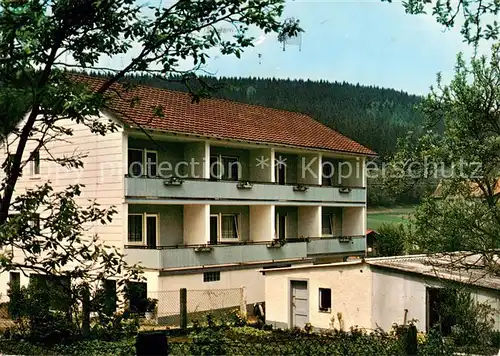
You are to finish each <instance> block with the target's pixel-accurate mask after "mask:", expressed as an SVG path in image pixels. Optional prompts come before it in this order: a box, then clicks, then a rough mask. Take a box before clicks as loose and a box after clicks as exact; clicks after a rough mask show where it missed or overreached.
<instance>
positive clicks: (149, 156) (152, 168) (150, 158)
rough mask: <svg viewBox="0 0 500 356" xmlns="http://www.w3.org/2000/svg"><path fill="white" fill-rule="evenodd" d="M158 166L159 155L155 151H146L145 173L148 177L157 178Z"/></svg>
mask: <svg viewBox="0 0 500 356" xmlns="http://www.w3.org/2000/svg"><path fill="white" fill-rule="evenodd" d="M157 165H158V155H157V153H156V152H155V151H146V167H145V172H144V174H146V175H147V176H148V177H156V175H157V174H156V173H157Z"/></svg>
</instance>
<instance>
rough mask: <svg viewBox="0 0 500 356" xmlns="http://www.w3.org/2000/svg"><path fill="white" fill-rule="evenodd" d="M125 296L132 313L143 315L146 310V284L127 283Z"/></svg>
mask: <svg viewBox="0 0 500 356" xmlns="http://www.w3.org/2000/svg"><path fill="white" fill-rule="evenodd" d="M125 295H126V298H127V300H128V303H129V309H130V311H131V312H132V313H138V314H144V313H145V312H146V311H147V308H148V289H147V284H146V283H142V282H127V284H126V285H125Z"/></svg>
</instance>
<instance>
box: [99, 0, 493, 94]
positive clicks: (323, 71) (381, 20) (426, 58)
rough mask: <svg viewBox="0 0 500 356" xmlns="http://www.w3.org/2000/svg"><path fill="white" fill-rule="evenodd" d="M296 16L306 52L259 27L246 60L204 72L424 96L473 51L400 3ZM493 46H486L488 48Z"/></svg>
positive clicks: (224, 60)
mask: <svg viewBox="0 0 500 356" xmlns="http://www.w3.org/2000/svg"><path fill="white" fill-rule="evenodd" d="M290 17H293V18H296V19H299V20H300V26H301V27H302V28H303V30H304V31H305V32H304V33H303V34H302V45H301V49H300V51H299V47H298V46H296V45H288V46H286V49H285V51H283V48H282V45H281V44H280V43H279V42H278V40H277V36H276V35H275V34H272V35H267V36H265V35H264V34H263V33H258V32H255V33H252V34H253V35H254V37H255V38H256V40H255V42H254V45H255V47H254V48H249V49H246V50H245V52H244V53H243V54H242V56H241V59H237V58H236V57H234V56H222V55H220V54H218V53H216V52H213V53H212V56H211V58H210V60H209V61H208V63H207V65H206V66H205V68H204V70H205V71H206V72H207V73H208V74H212V75H216V76H237V77H249V76H252V77H276V78H297V79H298V78H302V79H312V80H319V79H323V80H328V81H346V82H350V83H354V84H356V83H359V84H363V85H375V86H379V87H386V88H394V89H397V90H403V91H407V92H409V93H412V94H419V95H422V94H426V93H428V92H429V87H430V86H431V85H433V84H435V82H436V74H437V73H438V72H441V73H442V75H443V79H444V81H445V82H446V81H449V80H450V79H451V78H452V76H453V68H454V64H455V61H456V55H457V53H458V52H464V53H465V55H466V56H470V55H471V54H472V50H471V48H470V47H469V46H468V45H466V44H465V43H464V42H463V41H462V36H461V35H460V33H459V30H460V28H459V27H458V26H457V27H456V28H454V29H452V30H445V29H444V28H443V27H442V26H441V25H439V24H437V23H436V21H435V18H434V17H432V16H430V15H408V14H406V13H405V11H404V8H403V6H402V4H401V3H400V2H398V1H393V2H392V3H387V2H381V1H380V0H370V1H368V0H367V1H356V0H346V1H339V0H322V1H310V0H287V3H286V6H285V13H284V18H290ZM226 26H227V25H226ZM227 29H228V28H227ZM225 35H227V36H230V33H227V34H225ZM488 48H489V45H488V44H483V45H482V46H481V47H480V52H485V51H487V49H488ZM124 61H126V58H113V59H108V60H107V62H106V63H103V64H104V65H110V66H113V67H114V66H120V65H122V64H123V62H124Z"/></svg>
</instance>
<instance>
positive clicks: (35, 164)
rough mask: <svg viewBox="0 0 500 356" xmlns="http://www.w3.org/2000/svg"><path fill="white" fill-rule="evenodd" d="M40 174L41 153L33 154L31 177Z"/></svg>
mask: <svg viewBox="0 0 500 356" xmlns="http://www.w3.org/2000/svg"><path fill="white" fill-rule="evenodd" d="M39 174H40V152H38V151H35V152H33V157H32V159H31V175H39Z"/></svg>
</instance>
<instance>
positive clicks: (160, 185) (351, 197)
mask: <svg viewBox="0 0 500 356" xmlns="http://www.w3.org/2000/svg"><path fill="white" fill-rule="evenodd" d="M125 196H127V197H128V198H144V199H148V198H156V199H161V198H165V199H201V200H242V201H245V200H247V201H252V200H256V201H291V202H315V203H355V204H358V203H359V204H364V203H365V202H366V189H365V188H363V187H338V186H337V187H333V186H321V185H306V184H287V185H279V184H276V183H268V182H249V181H240V182H235V181H211V180H208V179H172V178H171V179H160V178H130V177H126V178H125Z"/></svg>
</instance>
